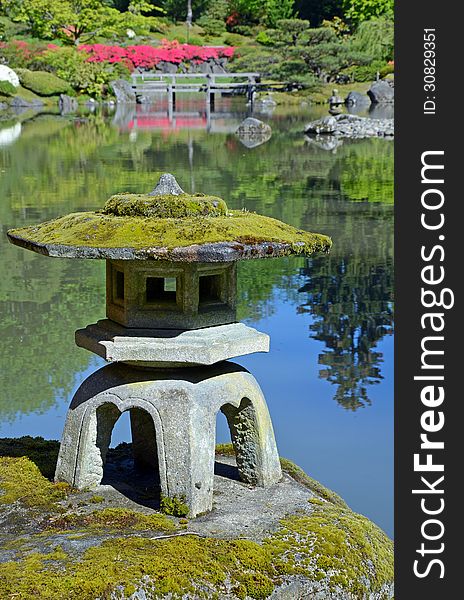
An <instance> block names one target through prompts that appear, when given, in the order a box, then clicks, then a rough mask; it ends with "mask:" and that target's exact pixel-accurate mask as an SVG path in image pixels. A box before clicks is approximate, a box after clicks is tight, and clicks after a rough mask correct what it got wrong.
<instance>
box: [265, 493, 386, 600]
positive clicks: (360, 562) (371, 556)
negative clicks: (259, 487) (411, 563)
mask: <svg viewBox="0 0 464 600" xmlns="http://www.w3.org/2000/svg"><path fill="white" fill-rule="evenodd" d="M281 525H282V527H281V529H279V530H278V531H277V532H276V533H275V534H273V535H272V536H271V537H270V538H268V539H267V540H265V542H264V546H268V547H269V548H270V551H271V552H272V554H273V556H274V558H275V560H274V566H275V567H276V568H277V569H278V570H279V571H280V572H283V573H293V574H300V575H305V576H306V577H309V578H313V579H316V580H320V579H322V578H326V577H328V579H329V585H330V587H331V588H335V587H337V586H339V587H341V588H342V589H344V590H346V591H349V592H351V593H352V594H353V595H354V596H355V597H356V598H364V597H365V595H366V594H368V593H369V591H371V592H372V591H374V592H379V591H380V590H381V588H382V586H383V585H385V584H386V583H388V582H391V581H393V543H392V541H391V540H390V539H389V538H388V537H387V536H386V535H385V533H383V531H382V530H381V529H379V528H378V527H377V526H376V525H374V523H372V522H371V521H369V519H367V518H366V517H364V516H362V515H359V514H356V513H354V512H352V511H351V510H350V509H348V508H346V509H343V508H340V507H338V506H334V505H333V504H331V503H330V502H326V503H324V504H323V505H320V506H319V505H315V506H314V512H313V513H312V514H311V515H308V516H295V515H293V516H290V517H288V518H286V519H283V520H282V521H281ZM368 582H369V586H370V587H368V585H367V583H368Z"/></svg>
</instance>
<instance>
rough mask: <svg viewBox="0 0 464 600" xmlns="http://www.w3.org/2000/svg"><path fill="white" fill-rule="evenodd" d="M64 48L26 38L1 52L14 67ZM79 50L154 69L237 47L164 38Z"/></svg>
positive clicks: (227, 53) (0, 46) (226, 54)
mask: <svg viewBox="0 0 464 600" xmlns="http://www.w3.org/2000/svg"><path fill="white" fill-rule="evenodd" d="M63 51H64V48H62V47H60V46H56V45H55V44H41V45H40V47H38V46H37V47H36V46H33V45H31V44H30V43H27V42H24V41H19V40H15V41H11V42H0V55H3V56H4V57H5V58H6V62H7V63H8V64H10V66H11V67H12V68H15V67H16V68H19V67H22V68H24V67H26V68H28V67H30V66H31V65H33V63H34V61H35V59H37V58H38V57H39V56H41V55H43V54H44V53H47V52H63ZM77 51H78V52H85V53H86V54H87V55H88V58H87V61H88V62H90V63H107V64H113V65H114V64H121V65H123V66H125V67H127V68H128V69H129V70H130V71H133V70H134V69H136V68H141V69H153V68H155V67H156V65H157V64H158V63H160V62H169V63H173V64H177V65H178V64H180V63H182V62H194V63H201V62H204V61H207V60H209V59H217V58H231V57H232V56H233V54H234V52H235V48H233V47H221V48H213V47H208V46H193V45H190V44H180V43H179V42H178V41H172V42H169V41H168V40H162V43H161V46H126V47H123V46H107V45H105V44H82V45H80V46H78V48H77Z"/></svg>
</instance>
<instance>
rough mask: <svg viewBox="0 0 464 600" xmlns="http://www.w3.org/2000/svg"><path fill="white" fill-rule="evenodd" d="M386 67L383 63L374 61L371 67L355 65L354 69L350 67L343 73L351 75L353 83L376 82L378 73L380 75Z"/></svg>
mask: <svg viewBox="0 0 464 600" xmlns="http://www.w3.org/2000/svg"><path fill="white" fill-rule="evenodd" d="M384 66H385V65H384V63H383V62H379V61H372V62H371V63H370V64H369V65H355V66H353V67H349V68H348V69H343V70H342V73H343V74H345V75H349V76H350V79H351V80H352V81H359V82H365V81H374V79H375V78H376V76H377V73H380V70H381V69H382V68H383V67H384Z"/></svg>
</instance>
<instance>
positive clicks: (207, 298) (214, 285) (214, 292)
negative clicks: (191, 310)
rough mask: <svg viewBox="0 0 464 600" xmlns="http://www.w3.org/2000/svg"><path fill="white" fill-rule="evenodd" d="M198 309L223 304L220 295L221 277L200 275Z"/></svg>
mask: <svg viewBox="0 0 464 600" xmlns="http://www.w3.org/2000/svg"><path fill="white" fill-rule="evenodd" d="M199 284H200V289H199V308H200V309H201V308H207V307H208V306H217V305H218V304H224V301H223V299H222V294H221V288H222V285H223V277H222V275H200V277H199Z"/></svg>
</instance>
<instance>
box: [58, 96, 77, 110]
mask: <svg viewBox="0 0 464 600" xmlns="http://www.w3.org/2000/svg"><path fill="white" fill-rule="evenodd" d="M58 106H59V108H60V113H61V114H62V115H67V114H68V113H73V112H77V109H78V108H79V103H78V102H77V98H72V97H71V96H67V95H66V94H60V98H59V100H58Z"/></svg>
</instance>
